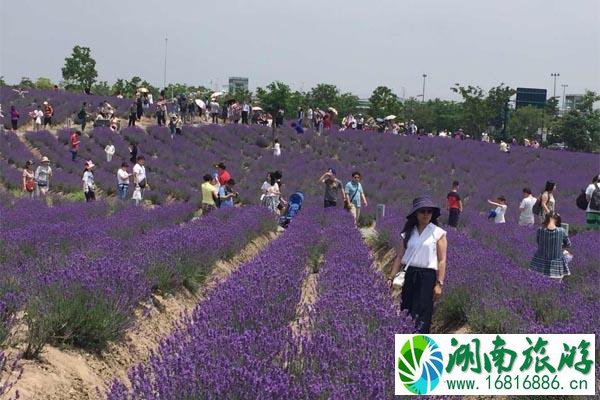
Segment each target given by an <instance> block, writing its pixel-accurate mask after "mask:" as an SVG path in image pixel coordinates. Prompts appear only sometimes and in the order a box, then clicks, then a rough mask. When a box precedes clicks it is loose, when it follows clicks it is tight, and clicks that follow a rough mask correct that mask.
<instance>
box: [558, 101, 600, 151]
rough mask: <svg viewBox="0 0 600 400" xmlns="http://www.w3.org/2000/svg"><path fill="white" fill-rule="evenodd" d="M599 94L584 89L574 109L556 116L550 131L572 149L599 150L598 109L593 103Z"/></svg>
mask: <svg viewBox="0 0 600 400" xmlns="http://www.w3.org/2000/svg"><path fill="white" fill-rule="evenodd" d="M597 101H600V95H598V94H597V93H596V92H593V91H589V90H588V91H586V93H585V94H584V95H583V98H582V99H581V100H580V101H579V102H577V104H576V105H575V109H574V110H571V111H569V112H567V113H566V114H564V115H563V116H562V117H560V118H557V119H556V121H555V123H554V126H553V129H552V132H553V134H554V135H555V136H556V137H558V138H559V140H561V141H563V142H564V143H565V144H566V145H567V146H568V147H570V148H571V149H573V150H583V151H600V110H594V103H595V102H597Z"/></svg>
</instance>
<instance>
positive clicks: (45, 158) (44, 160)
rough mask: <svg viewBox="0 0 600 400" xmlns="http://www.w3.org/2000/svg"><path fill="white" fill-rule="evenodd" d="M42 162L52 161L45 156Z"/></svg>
mask: <svg viewBox="0 0 600 400" xmlns="http://www.w3.org/2000/svg"><path fill="white" fill-rule="evenodd" d="M41 162H50V160H49V159H48V157H46V156H44V157H42V161H41Z"/></svg>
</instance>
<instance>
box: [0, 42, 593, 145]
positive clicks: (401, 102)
mask: <svg viewBox="0 0 600 400" xmlns="http://www.w3.org/2000/svg"><path fill="white" fill-rule="evenodd" d="M62 76H63V81H62V82H60V87H61V88H63V89H65V90H70V91H82V90H86V89H88V90H89V91H91V92H92V93H93V94H97V95H103V96H115V95H118V94H120V95H122V96H124V97H132V96H134V94H135V93H136V92H137V89H138V88H139V87H145V88H147V89H148V90H149V91H150V92H151V93H152V94H153V95H154V96H155V97H158V95H159V92H160V88H158V87H155V86H154V85H152V84H150V83H149V82H147V81H146V80H144V79H142V78H141V77H139V76H133V77H131V78H130V79H117V80H116V81H115V82H114V83H113V84H109V83H108V82H107V81H98V79H97V78H98V73H97V71H96V61H95V60H94V59H93V58H92V55H91V50H90V49H89V48H88V47H82V46H75V47H74V48H73V52H72V54H71V55H70V56H69V57H67V58H66V59H65V65H64V67H63V68H62ZM0 85H2V86H4V85H6V83H5V82H4V80H3V79H2V78H1V77H0ZM16 86H19V87H22V88H28V87H35V88H38V89H50V88H52V87H54V83H53V82H52V81H51V80H50V79H48V78H44V77H40V78H38V79H37V80H36V81H32V80H31V79H29V78H27V77H24V78H22V79H21V81H20V82H19V83H18V84H17V85H16ZM164 90H165V93H167V95H171V94H175V95H176V94H191V93H194V94H196V95H197V96H200V97H202V98H207V97H208V96H209V95H210V94H211V93H212V90H210V89H209V88H206V87H204V86H192V85H186V84H182V83H170V84H169V85H168V86H167V87H166V88H164ZM450 90H451V91H452V92H454V93H456V94H458V95H459V96H460V97H461V101H458V102H456V101H449V100H441V99H439V98H435V99H431V100H428V101H425V102H423V101H422V100H419V99H417V98H414V97H410V98H407V99H401V98H400V97H399V96H398V95H397V94H396V93H394V91H393V90H392V89H390V88H388V87H386V86H379V87H377V88H375V90H373V92H372V94H371V96H370V97H369V99H368V102H364V101H362V102H361V101H360V99H359V97H358V96H356V95H355V94H353V93H349V92H342V91H341V90H340V89H339V88H338V87H336V86H335V85H332V84H328V83H320V84H317V85H316V86H315V87H313V88H311V89H310V90H308V91H298V90H292V88H291V87H290V86H289V85H288V84H286V83H285V82H281V81H275V82H272V83H270V84H268V85H266V86H265V87H258V88H256V90H255V92H254V93H252V92H250V91H247V90H238V91H236V92H235V93H234V92H230V93H228V94H227V95H226V96H224V97H222V99H221V100H222V101H227V100H230V99H236V100H238V101H247V102H252V103H253V104H254V103H258V104H259V105H260V106H261V107H262V108H263V109H264V110H266V111H270V112H272V113H274V112H276V111H277V110H279V109H283V110H284V112H285V114H286V115H287V116H288V117H290V118H293V117H294V116H295V115H296V112H297V110H298V109H299V108H300V107H302V108H303V109H305V110H306V109H308V108H309V107H312V108H317V107H318V108H320V109H324V110H325V109H327V108H328V107H334V108H336V109H337V110H338V112H339V114H340V116H344V115H348V114H354V115H356V114H359V113H361V114H363V115H364V116H366V117H373V118H384V117H386V116H388V115H396V116H397V120H398V121H403V120H404V121H408V120H411V119H413V120H415V121H416V122H417V124H418V125H419V127H420V128H425V130H426V131H428V132H439V131H441V130H443V129H446V130H450V131H455V130H457V129H459V128H462V129H463V131H464V132H465V133H467V134H469V135H470V136H471V137H474V138H476V139H478V138H480V137H481V134H482V133H483V132H487V133H488V134H490V135H491V137H493V138H497V139H504V140H511V139H512V138H515V139H517V141H519V142H522V141H523V139H525V138H533V137H534V136H535V134H536V133H537V132H538V129H539V128H541V129H542V130H544V131H546V132H548V135H547V138H548V144H551V143H557V142H564V143H565V144H566V145H567V146H568V147H570V148H572V149H574V150H584V151H599V150H600V110H597V109H596V110H594V107H593V104H594V103H595V102H597V101H600V95H598V94H597V93H595V92H592V91H587V92H586V93H585V95H584V96H583V99H582V100H581V101H579V102H578V103H577V104H576V105H575V108H574V109H572V110H569V111H568V112H566V113H564V114H563V115H560V113H559V109H558V100H557V99H556V98H554V97H552V98H550V99H548V101H547V102H546V104H545V105H543V106H542V107H534V106H525V107H519V108H515V107H513V105H512V103H511V98H512V96H514V94H515V93H516V91H515V89H513V88H511V87H509V86H506V85H504V83H500V84H499V85H498V86H495V87H492V88H490V89H489V90H487V91H486V90H484V89H482V88H481V87H479V86H472V85H466V86H465V85H460V84H458V83H457V84H455V85H454V86H453V87H451V88H450Z"/></svg>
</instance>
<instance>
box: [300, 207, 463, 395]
mask: <svg viewBox="0 0 600 400" xmlns="http://www.w3.org/2000/svg"><path fill="white" fill-rule="evenodd" d="M326 224H327V228H326V229H325V232H324V237H325V238H327V239H326V240H325V243H326V246H327V251H326V252H325V258H324V263H323V266H322V268H321V269H320V271H319V275H318V278H317V282H318V294H317V301H316V303H315V304H314V308H313V310H312V312H311V314H310V316H311V321H312V324H311V331H310V333H309V334H308V335H307V336H305V337H304V339H303V341H302V343H301V346H300V347H301V349H302V351H301V352H300V353H299V356H298V358H297V359H296V360H295V363H294V364H293V365H294V367H295V368H294V370H293V371H292V374H293V375H294V377H295V385H296V388H297V390H299V391H300V392H301V393H302V394H301V395H300V396H298V397H296V398H303V399H304V398H305V399H320V398H327V399H329V398H336V399H337V398H340V399H341V398H349V399H350V398H351V399H389V398H393V396H394V360H393V351H392V349H393V347H394V334H396V333H412V332H414V323H413V321H412V320H411V318H410V317H409V316H408V315H406V314H405V313H402V312H400V309H399V304H398V303H396V302H395V301H394V300H393V299H392V298H391V296H390V291H389V288H388V286H387V285H386V283H385V281H384V279H383V278H382V275H381V273H380V272H378V271H376V270H375V269H373V266H372V259H371V257H370V255H369V249H368V248H367V246H366V245H365V243H364V241H363V239H362V237H361V235H360V233H359V232H358V230H355V229H353V221H352V218H351V217H350V215H349V214H348V213H346V212H343V211H334V212H331V213H328V214H327V223H326ZM449 278H450V279H451V278H452V275H450V277H449Z"/></svg>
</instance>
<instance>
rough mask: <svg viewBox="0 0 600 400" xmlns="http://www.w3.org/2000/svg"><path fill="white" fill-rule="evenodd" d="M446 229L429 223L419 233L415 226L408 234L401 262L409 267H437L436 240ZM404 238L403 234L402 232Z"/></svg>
mask: <svg viewBox="0 0 600 400" xmlns="http://www.w3.org/2000/svg"><path fill="white" fill-rule="evenodd" d="M445 234H446V231H445V230H443V229H442V228H440V227H439V226H437V225H435V224H432V223H430V224H429V225H427V227H426V228H425V229H424V230H423V232H422V233H421V235H419V231H418V230H417V228H416V227H415V228H414V229H413V231H412V233H411V235H410V239H409V240H408V244H407V246H406V251H405V252H404V256H402V263H403V264H409V262H410V264H409V266H411V267H417V268H429V269H435V270H437V269H438V257H437V242H438V240H440V239H441V238H442V237H443V236H444V235H445ZM402 238H404V234H402Z"/></svg>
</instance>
